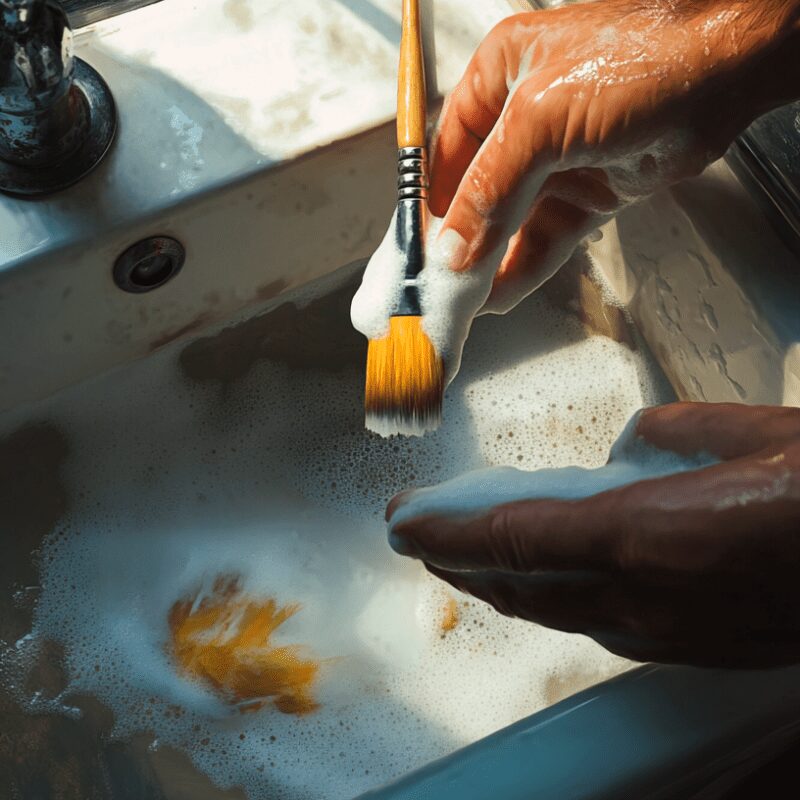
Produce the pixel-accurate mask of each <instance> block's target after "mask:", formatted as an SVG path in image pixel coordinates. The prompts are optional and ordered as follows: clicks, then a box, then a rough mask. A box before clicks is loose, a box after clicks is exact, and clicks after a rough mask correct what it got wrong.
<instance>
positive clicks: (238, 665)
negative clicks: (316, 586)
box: [168, 576, 319, 714]
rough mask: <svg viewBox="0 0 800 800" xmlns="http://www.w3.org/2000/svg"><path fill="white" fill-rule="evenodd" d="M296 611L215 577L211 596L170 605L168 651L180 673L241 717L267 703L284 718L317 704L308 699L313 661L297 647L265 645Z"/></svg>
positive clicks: (313, 675) (226, 578) (316, 664)
mask: <svg viewBox="0 0 800 800" xmlns="http://www.w3.org/2000/svg"><path fill="white" fill-rule="evenodd" d="M299 610H300V606H299V605H287V606H279V605H278V604H277V603H276V601H275V600H274V599H272V598H266V599H257V598H251V597H248V596H247V595H245V594H244V592H243V591H242V588H241V586H240V584H239V581H238V579H237V578H236V577H231V576H220V577H218V578H217V579H216V580H215V582H214V585H213V588H212V590H211V592H210V593H208V594H205V595H203V596H201V593H200V592H195V593H194V594H193V595H191V596H189V597H185V598H183V599H181V600H178V601H176V602H175V603H174V605H173V606H172V608H171V609H170V612H169V618H168V622H169V629H170V642H169V644H168V651H169V653H170V655H171V657H172V658H173V660H174V661H175V662H176V664H177V666H178V669H179V670H180V672H181V673H182V674H183V675H185V676H186V677H187V678H190V679H192V680H196V681H199V682H200V683H203V684H205V685H206V686H208V687H209V688H211V689H212V690H213V691H214V693H215V694H217V695H218V696H219V697H221V698H222V699H223V700H225V701H226V702H228V703H230V704H232V705H235V706H236V707H237V708H238V710H239V711H240V712H241V713H246V712H252V711H258V710H260V709H262V708H263V707H264V706H266V705H267V704H268V703H270V702H271V703H272V705H273V706H274V707H275V708H276V709H278V711H281V712H283V713H284V714H308V713H310V712H312V711H315V710H316V709H317V708H318V707H319V705H318V703H317V702H316V701H315V700H314V697H313V688H314V683H315V680H316V678H317V673H318V671H319V662H318V661H315V660H313V659H310V658H304V657H303V656H302V647H301V646H299V645H285V646H281V647H276V646H275V645H273V644H272V643H271V641H270V638H271V637H272V635H273V634H274V633H275V631H276V630H277V629H278V628H280V626H281V625H283V623H284V622H286V620H288V619H289V618H290V617H292V616H294V614H296V613H297V612H298V611H299Z"/></svg>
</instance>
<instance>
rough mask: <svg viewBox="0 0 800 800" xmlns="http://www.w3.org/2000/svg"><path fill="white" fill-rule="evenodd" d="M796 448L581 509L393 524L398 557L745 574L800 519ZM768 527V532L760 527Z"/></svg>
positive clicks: (545, 503)
mask: <svg viewBox="0 0 800 800" xmlns="http://www.w3.org/2000/svg"><path fill="white" fill-rule="evenodd" d="M795 462H800V445H798V446H797V447H795V448H794V451H793V452H788V451H787V453H786V454H785V457H782V458H770V459H765V460H755V459H754V460H752V461H747V462H736V463H735V464H734V463H729V462H723V463H721V464H716V465H714V466H711V467H707V468H704V469H700V470H692V471H687V472H682V473H677V474H672V475H669V476H666V477H662V478H657V479H652V480H645V481H640V482H638V483H632V484H628V485H626V486H623V487H621V488H619V489H614V490H612V491H607V492H602V493H600V494H597V495H593V496H590V497H587V498H585V499H583V500H530V501H521V502H516V503H509V504H506V505H500V506H497V507H495V508H493V509H491V510H489V511H487V512H485V513H483V514H480V515H476V516H471V517H467V518H441V517H422V518H416V519H410V520H406V521H404V522H402V523H399V524H398V525H396V526H395V527H394V528H393V529H392V531H391V533H390V543H391V545H392V547H394V549H395V550H397V551H398V552H400V553H401V554H403V555H408V556H412V557H415V558H420V559H422V560H424V561H426V562H428V563H430V564H433V565H434V566H438V567H442V568H445V569H450V570H500V571H506V572H521V573H529V572H535V571H543V570H597V571H600V572H608V573H624V574H626V575H628V576H632V575H644V574H649V573H664V572H678V573H684V574H687V573H693V572H695V573H697V574H700V573H701V572H702V570H704V569H724V570H727V571H729V572H737V571H738V572H740V573H742V574H746V573H747V572H748V571H751V570H752V569H753V564H754V563H757V562H758V561H760V562H762V563H764V564H766V565H772V564H773V562H774V560H775V553H780V552H784V553H785V554H786V553H787V544H788V545H789V550H790V551H791V552H789V553H788V556H790V557H791V558H800V544H798V543H797V542H796V541H795V539H796V537H795V538H789V540H788V541H784V540H785V539H786V536H787V531H789V530H792V529H793V528H792V526H793V525H795V524H796V519H797V517H798V515H800V485H798V484H800V469H798V463H795ZM767 521H768V526H767Z"/></svg>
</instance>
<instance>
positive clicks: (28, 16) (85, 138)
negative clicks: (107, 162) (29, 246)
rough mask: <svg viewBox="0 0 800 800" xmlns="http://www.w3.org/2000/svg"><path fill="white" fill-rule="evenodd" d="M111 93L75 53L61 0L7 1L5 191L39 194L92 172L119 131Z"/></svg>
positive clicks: (1, 148)
mask: <svg viewBox="0 0 800 800" xmlns="http://www.w3.org/2000/svg"><path fill="white" fill-rule="evenodd" d="M116 119H117V115H116V108H115V105H114V99H113V97H112V95H111V91H110V90H109V88H108V85H107V84H106V82H105V81H104V80H103V78H102V77H101V76H100V75H99V74H98V73H97V71H96V70H95V69H94V68H93V67H91V66H89V64H87V63H86V62H85V61H82V60H81V59H79V58H76V57H75V56H73V54H72V30H71V28H70V26H69V21H68V20H67V16H66V14H65V13H64V10H63V9H62V8H61V5H60V4H59V3H58V2H56V0H0V191H2V192H7V193H9V194H14V195H20V196H37V195H42V194H48V193H50V192H55V191H57V190H59V189H63V188H65V187H67V186H70V185H71V184H73V183H75V182H76V181H78V180H80V179H81V178H82V177H83V176H84V175H86V174H87V173H88V172H90V171H91V170H92V169H94V167H96V166H97V164H98V163H100V161H101V159H102V158H103V156H104V155H105V154H106V152H107V151H108V148H109V147H110V145H111V142H112V140H113V138H114V133H115V131H116Z"/></svg>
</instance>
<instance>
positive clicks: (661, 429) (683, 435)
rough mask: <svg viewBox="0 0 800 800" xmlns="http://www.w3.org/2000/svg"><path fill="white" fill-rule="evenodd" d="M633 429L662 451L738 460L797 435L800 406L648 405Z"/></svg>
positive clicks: (798, 432) (799, 432)
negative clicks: (702, 454) (710, 455)
mask: <svg viewBox="0 0 800 800" xmlns="http://www.w3.org/2000/svg"><path fill="white" fill-rule="evenodd" d="M636 431H637V433H638V435H639V436H642V437H643V438H644V439H646V440H647V441H648V442H650V444H652V445H654V446H656V447H659V448H661V449H663V450H671V451H672V452H675V453H681V454H683V455H690V454H694V453H698V452H708V453H712V454H713V455H716V456H718V457H719V458H722V459H726V460H729V459H734V458H741V457H743V456H747V455H751V454H753V453H757V452H760V451H762V450H765V449H767V448H773V447H776V446H780V445H781V444H782V443H784V442H786V441H787V440H790V439H793V438H798V437H800V409H798V408H782V407H778V406H745V405H739V404H737V403H671V404H669V405H666V406H659V407H656V408H649V409H646V410H645V411H643V412H642V414H641V415H640V417H639V421H638V424H637V428H636Z"/></svg>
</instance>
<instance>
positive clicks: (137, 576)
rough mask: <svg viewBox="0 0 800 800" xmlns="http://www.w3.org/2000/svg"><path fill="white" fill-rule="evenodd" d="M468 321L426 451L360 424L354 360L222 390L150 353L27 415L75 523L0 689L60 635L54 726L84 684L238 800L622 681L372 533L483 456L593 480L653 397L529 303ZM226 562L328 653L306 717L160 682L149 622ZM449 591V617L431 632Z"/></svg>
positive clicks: (374, 777) (44, 558)
mask: <svg viewBox="0 0 800 800" xmlns="http://www.w3.org/2000/svg"><path fill="white" fill-rule="evenodd" d="M332 313H333V312H332ZM312 316H313V317H318V316H319V314H318V313H317V312H316V311H315V314H314V315H312ZM316 324H322V326H323V330H327V329H328V328H327V323H320V322H317V323H316ZM474 327H475V330H474V331H473V334H472V336H471V337H470V341H469V342H468V344H467V348H468V356H469V357H468V358H467V359H466V360H465V368H464V370H463V371H462V373H461V374H460V375H459V377H458V379H457V381H456V382H455V383H454V384H453V387H452V390H451V392H450V393H449V394H448V396H447V397H446V399H445V421H444V423H443V425H442V427H441V428H440V429H439V430H438V431H437V432H436V433H434V434H430V435H428V436H425V437H424V438H421V439H397V438H395V439H389V440H386V439H381V438H380V437H378V436H375V435H373V434H369V433H367V432H365V431H364V430H363V422H362V411H361V405H362V395H361V392H362V380H363V363H361V360H360V358H358V359H356V358H354V359H353V362H352V363H350V364H347V365H345V366H343V367H340V366H337V367H336V368H335V369H333V368H331V369H326V368H325V367H324V364H323V366H322V367H320V368H316V369H310V368H309V369H289V368H288V367H287V366H285V365H284V364H281V363H273V362H269V361H260V362H258V363H256V364H254V365H253V367H252V368H251V370H250V371H249V373H248V374H247V375H246V376H244V377H242V378H240V379H239V380H237V381H236V382H235V383H232V384H226V385H224V386H220V385H218V384H216V383H214V382H213V381H212V382H201V383H196V382H193V381H190V380H188V379H187V378H186V377H185V376H184V375H183V373H182V372H181V369H180V367H179V365H178V362H177V355H178V350H176V348H171V349H170V348H167V349H165V350H163V351H161V352H159V353H158V354H155V355H153V356H151V357H150V358H148V359H146V360H143V361H141V362H138V363H134V364H131V365H128V366H127V367H125V368H124V369H121V370H117V371H115V372H114V373H111V374H109V375H106V376H102V377H100V378H98V379H96V380H93V381H90V382H87V383H85V384H84V385H82V386H78V387H73V388H71V389H69V390H67V391H65V392H63V393H61V395H59V396H57V397H54V398H51V399H49V400H47V401H45V402H44V403H42V404H41V405H40V406H38V408H37V409H36V417H37V418H38V419H47V420H50V421H52V423H53V424H54V425H57V426H58V427H59V428H61V429H62V430H63V431H64V434H65V436H66V438H67V440H68V441H69V443H70V455H69V457H68V461H67V464H66V468H65V474H64V478H65V481H66V490H67V495H68V499H69V502H68V507H69V509H70V510H69V513H68V515H67V516H66V517H65V518H64V519H63V520H62V521H61V524H60V525H59V529H58V530H57V531H54V532H53V534H52V535H51V536H49V537H48V538H47V540H46V541H45V542H44V545H43V547H42V550H41V555H40V564H41V584H42V591H41V596H40V600H39V603H38V607H37V611H36V620H35V628H34V631H33V634H32V635H31V636H30V637H27V638H26V639H25V640H24V642H21V643H20V646H19V647H18V648H13V650H14V652H13V654H11V655H13V658H12V657H11V655H9V657H8V658H7V659H6V660H5V671H4V680H5V681H6V683H7V684H8V683H13V684H14V685H15V686H16V687H23V686H25V685H26V681H25V680H24V679H23V678H24V674H20V673H22V672H24V665H25V663H27V657H26V653H30V652H32V651H33V650H35V646H36V643H37V642H39V643H41V642H42V641H43V640H45V639H56V640H58V641H59V642H61V643H62V644H63V646H64V649H65V653H66V663H67V671H68V675H67V679H68V687H67V689H66V691H65V692H64V693H63V695H62V696H61V697H60V698H58V703H60V708H61V713H69V714H73V715H74V714H75V713H76V712H75V710H74V708H73V705H74V704H72V702H71V699H70V698H71V696H72V695H74V694H76V693H78V694H79V693H88V694H91V695H94V696H96V697H97V698H99V699H100V700H101V701H102V702H103V703H105V704H106V705H107V706H108V707H110V708H111V710H112V711H113V713H114V720H115V729H114V736H119V737H127V736H130V735H132V734H133V733H135V732H147V733H149V734H150V735H151V736H152V737H153V739H154V740H156V741H157V742H158V743H159V744H158V745H156V746H171V747H176V748H179V749H180V750H183V751H185V752H186V753H188V754H189V755H190V757H191V759H192V760H193V762H194V763H195V764H196V765H197V767H198V768H199V769H200V770H202V771H203V772H205V773H207V774H208V775H209V776H211V778H212V779H213V780H214V782H216V783H217V784H219V785H220V786H223V787H228V786H241V787H243V789H244V791H245V793H246V794H247V796H248V797H249V798H250V799H251V800H255V799H256V798H260V797H265V796H270V797H271V796H275V795H277V794H280V795H281V796H283V797H285V798H287V799H288V800H301V798H314V800H317V798H320V797H325V798H326V800H337V799H338V798H347V797H352V796H354V795H356V794H358V793H359V792H361V791H364V790H366V789H368V788H370V787H373V786H376V785H379V784H381V783H383V782H385V781H387V780H390V779H392V778H394V777H395V776H397V775H399V774H401V773H402V772H404V771H406V770H409V769H412V768H415V767H419V766H421V765H423V764H425V763H427V762H428V761H430V760H431V759H434V758H437V757H440V756H443V755H445V754H446V753H448V752H451V751H452V750H454V749H455V748H457V747H460V746H462V745H465V744H467V743H469V742H471V741H474V740H476V739H477V738H479V737H482V736H485V735H487V734H489V733H491V732H492V731H494V730H497V729H498V728H500V727H502V726H505V725H507V724H509V723H511V722H513V721H515V720H517V719H519V718H521V717H522V716H524V715H526V714H529V713H532V712H534V711H536V710H538V709H540V708H542V707H544V706H545V705H546V704H547V703H548V702H551V701H552V699H553V696H554V694H553V693H554V691H556V689H554V688H553V687H554V686H555V687H556V688H557V687H558V686H562V685H572V683H571V682H573V681H574V680H576V677H575V676H578V677H579V679H580V680H581V681H584V680H588V681H591V680H599V679H601V678H603V677H606V676H609V675H611V674H613V673H615V672H618V671H619V670H621V669H624V668H625V667H626V666H627V662H624V661H623V660H621V659H618V658H616V657H614V656H611V655H609V654H608V653H606V652H605V651H603V650H602V649H601V648H599V647H598V646H597V645H595V644H594V643H593V642H591V641H589V640H588V639H585V638H583V637H580V636H569V635H565V634H560V633H557V632H554V631H549V630H545V629H542V628H539V627H537V626H535V625H530V624H528V623H525V622H522V621H520V620H511V619H506V618H504V617H501V616H499V615H497V614H495V613H494V612H493V611H492V609H490V608H489V607H488V606H485V605H483V604H481V603H478V602H477V601H472V600H470V599H467V598H464V597H461V596H459V595H455V594H453V593H451V591H450V590H449V589H448V588H446V587H445V586H444V584H442V583H440V582H438V581H436V580H435V579H433V578H432V577H431V576H429V575H428V574H427V573H426V572H425V571H424V569H423V568H422V567H421V565H419V564H418V563H416V562H414V561H411V560H408V559H404V558H402V557H400V556H397V555H395V554H394V553H392V551H391V550H390V548H389V546H388V544H387V542H386V531H385V525H384V523H383V520H382V513H383V507H384V505H385V503H386V501H387V500H388V499H389V497H391V495H392V494H393V493H394V492H396V491H399V490H400V489H402V488H405V487H407V486H420V485H428V484H433V483H437V482H440V481H445V480H448V479H451V478H454V477H455V476H457V475H459V474H460V473H462V472H463V471H464V470H469V469H479V468H484V467H488V466H498V465H506V466H518V467H520V468H521V469H537V468H544V467H564V466H568V465H572V464H576V463H577V464H580V465H582V466H584V467H595V466H599V465H601V464H602V463H603V462H604V460H605V457H606V454H607V452H608V448H609V446H610V445H611V443H612V441H613V440H614V438H615V436H616V434H617V432H618V431H619V430H620V429H621V428H622V427H623V425H624V423H625V420H626V419H628V417H629V416H630V415H631V413H633V412H634V411H635V409H637V408H639V407H640V406H642V405H646V404H648V403H651V402H654V401H657V400H661V399H664V397H665V395H664V394H663V392H662V389H661V388H660V387H662V384H661V383H660V379H658V378H657V374H656V372H655V371H653V369H652V366H651V365H650V364H649V363H648V362H647V361H646V360H645V358H644V355H643V354H642V353H641V352H640V353H638V354H636V353H633V352H632V351H631V350H629V349H628V348H626V347H625V346H623V345H620V344H617V343H616V342H613V341H611V340H608V339H604V338H585V334H584V333H583V330H582V327H581V326H580V324H579V323H578V322H577V321H576V320H575V319H574V318H573V317H571V316H568V315H567V314H565V313H564V312H561V311H558V310H556V309H554V308H552V307H551V306H550V305H549V304H548V302H547V300H546V299H544V298H543V297H538V296H535V297H532V298H531V299H530V300H528V301H526V303H524V304H523V305H522V306H521V307H520V308H519V309H518V310H517V311H516V312H513V313H511V314H509V315H507V316H505V317H497V318H488V319H483V320H480V321H478V322H477V323H476V324H475V326H474ZM253 335H262V334H257V333H254V334H253ZM179 347H183V345H180V346H179ZM217 357H219V354H217ZM209 358H210V359H212V361H213V356H212V355H209ZM210 363H211V362H210ZM17 422H19V420H17ZM7 424H10V423H6V424H4V427H6V425H7ZM222 572H229V573H236V574H240V575H242V576H243V582H244V587H245V589H246V590H247V591H248V592H251V593H253V594H255V595H261V594H263V595H269V596H273V597H275V598H276V599H277V600H278V601H279V602H281V603H290V602H300V603H301V604H302V606H303V607H302V609H301V611H300V612H299V613H298V614H297V615H296V616H295V617H293V618H292V619H291V620H290V621H289V622H287V623H286V625H285V626H284V627H282V628H281V629H279V632H278V633H279V634H280V635H279V636H276V639H277V640H278V641H282V642H284V643H287V642H298V643H302V644H304V645H306V646H307V647H308V648H310V650H311V652H312V653H313V654H314V655H315V656H317V657H319V658H323V659H329V658H330V659H331V660H329V661H326V662H325V663H324V664H323V668H322V673H321V678H320V685H319V687H318V698H319V700H320V701H321V702H322V708H321V709H320V710H319V711H318V712H316V713H315V714H312V715H310V716H307V717H299V718H296V717H291V716H286V715H283V714H280V713H277V712H276V711H275V710H274V709H272V708H270V707H267V708H265V709H264V710H262V711H261V712H259V713H255V714H249V715H239V714H236V713H233V712H232V711H231V710H230V709H228V708H227V707H226V706H224V705H223V704H222V703H221V702H220V701H219V700H218V699H217V698H216V697H215V696H213V695H211V694H210V693H208V692H207V691H206V690H205V689H203V688H202V687H200V686H198V685H195V684H191V683H188V682H186V681H185V680H184V679H182V678H181V677H179V675H178V674H177V672H176V670H175V667H174V665H173V664H172V663H171V662H170V660H169V658H168V656H167V655H166V653H165V644H166V641H167V635H168V634H167V625H166V616H167V612H168V610H169V608H170V606H171V604H172V603H173V602H174V601H175V600H176V599H178V598H180V597H181V596H183V595H185V594H186V593H188V592H189V591H191V590H192V589H193V588H194V587H195V586H196V585H197V584H198V583H200V582H201V581H203V580H208V579H209V578H211V577H213V576H215V575H217V574H219V573H222ZM449 597H456V598H457V600H458V602H459V615H460V623H459V624H458V625H457V626H456V628H455V629H454V630H452V631H449V632H447V633H444V632H443V631H442V630H441V628H440V619H441V614H442V608H443V605H444V603H445V602H446V600H447V598H449ZM27 699H28V701H29V704H30V708H31V709H32V710H36V711H42V710H47V709H44V708H43V706H42V702H41V698H37V697H35V696H30V697H28V698H27ZM56 705H58V704H56ZM174 706H180V708H181V709H182V713H180V714H177V715H176V714H175V711H174ZM242 737H243V738H242ZM272 737H274V740H273V738H272Z"/></svg>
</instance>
